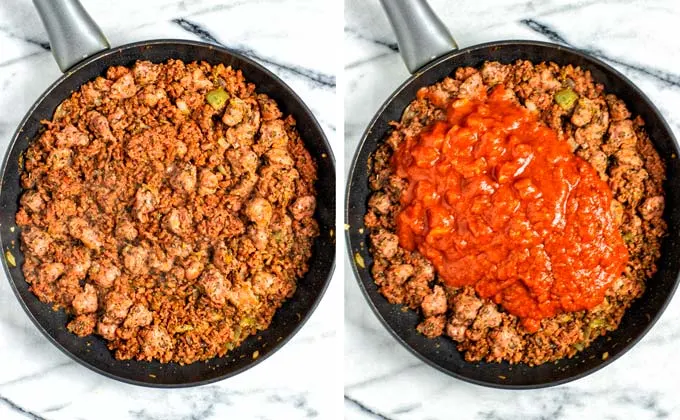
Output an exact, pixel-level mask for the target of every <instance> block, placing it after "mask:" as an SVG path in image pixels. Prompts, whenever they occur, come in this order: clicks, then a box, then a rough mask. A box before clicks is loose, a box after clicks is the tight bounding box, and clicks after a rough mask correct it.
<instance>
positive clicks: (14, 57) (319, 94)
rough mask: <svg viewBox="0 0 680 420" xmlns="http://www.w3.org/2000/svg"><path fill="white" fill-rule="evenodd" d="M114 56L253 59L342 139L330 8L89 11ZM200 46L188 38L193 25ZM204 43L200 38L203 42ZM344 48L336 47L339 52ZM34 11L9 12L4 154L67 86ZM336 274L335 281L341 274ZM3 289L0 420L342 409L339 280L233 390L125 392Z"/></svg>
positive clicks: (0, 77) (265, 3) (1, 26)
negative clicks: (31, 114)
mask: <svg viewBox="0 0 680 420" xmlns="http://www.w3.org/2000/svg"><path fill="white" fill-rule="evenodd" d="M82 3H83V4H84V6H85V7H86V8H87V9H88V10H89V11H90V12H91V14H92V16H93V17H94V19H95V20H96V21H97V22H98V23H99V24H100V26H101V27H102V29H103V30H104V32H105V33H106V34H107V36H108V38H109V40H110V42H111V44H112V45H114V46H115V45H121V44H124V43H128V42H133V41H141V40H145V39H152V38H186V39H199V38H201V37H204V38H206V37H213V38H214V39H216V40H217V41H219V42H220V43H222V44H224V45H227V46H229V47H232V48H236V49H239V50H242V51H246V52H247V54H249V55H251V56H253V57H255V58H256V59H257V60H259V61H260V62H262V63H263V64H265V65H266V66H267V67H268V68H270V69H271V70H273V71H274V72H275V73H277V74H278V75H279V76H280V77H281V78H283V79H284V80H285V81H286V82H287V83H288V84H289V85H290V86H291V87H292V88H293V89H294V90H296V91H297V92H298V93H299V94H300V95H301V96H302V98H303V100H304V101H305V102H306V103H307V104H308V105H309V106H310V108H311V109H312V110H313V112H314V113H315V115H316V116H317V118H318V119H319V121H320V122H321V124H322V125H323V127H324V129H325V131H326V133H327V134H328V137H329V139H330V140H331V142H332V143H333V145H334V147H335V148H336V150H337V152H336V155H338V154H340V148H339V147H341V146H340V145H341V144H342V143H341V142H340V141H339V139H337V138H336V133H335V126H336V116H337V112H336V111H337V110H336V108H337V106H336V99H335V69H336V68H338V67H339V66H340V63H339V62H338V60H339V58H337V55H336V54H335V52H334V51H333V50H331V49H329V45H330V44H331V43H332V40H331V38H333V37H335V39H337V40H338V42H339V40H340V33H341V29H340V28H341V26H340V23H339V21H338V22H337V24H336V23H335V22H336V20H334V17H333V16H332V15H331V14H329V13H328V12H329V9H335V10H337V13H336V15H338V14H339V13H340V10H341V6H339V5H338V6H337V7H335V6H334V5H333V4H334V2H333V1H332V0H327V1H319V0H258V1H241V0H222V1H219V2H217V1H209V0H182V1H180V0H137V1H135V0H117V1H111V2H109V1H99V0H83V1H82ZM190 24H194V25H196V26H195V27H196V28H199V29H202V30H203V31H204V32H199V33H198V35H197V34H195V33H192V32H189V31H187V28H189V27H190V26H191V25H190ZM195 32H196V31H195ZM338 42H336V43H338ZM46 46H47V37H46V34H45V33H44V31H43V29H42V25H41V24H40V21H39V19H38V16H37V15H36V13H35V12H34V10H33V7H32V4H31V1H30V0H2V1H0V151H1V152H2V154H4V151H5V149H6V147H7V144H8V142H9V140H10V138H11V136H12V134H13V132H14V129H15V127H16V125H17V124H18V123H19V121H20V119H21V118H22V116H23V114H24V113H25V112H26V111H27V110H28V108H29V106H30V105H31V104H32V103H33V101H34V100H35V99H36V98H37V97H38V96H39V95H40V94H41V93H42V91H43V90H44V89H45V88H46V87H47V86H48V85H50V84H51V83H52V82H53V81H54V80H56V78H57V77H58V76H59V75H60V73H59V70H58V68H57V66H56V64H55V62H54V60H53V59H52V56H51V54H50V53H49V51H47V49H46ZM336 274H337V273H336ZM1 276H2V277H3V278H2V279H0V419H3V420H8V419H54V420H57V419H64V420H71V419H140V420H155V419H158V420H170V419H201V420H202V419H225V418H227V417H229V418H234V419H283V418H290V419H303V418H321V419H326V418H334V417H337V415H336V413H338V412H339V411H340V409H341V402H340V401H341V400H340V398H339V395H341V384H340V383H339V382H335V383H334V382H332V381H329V380H328V378H329V376H331V377H332V376H334V375H339V374H340V369H341V365H340V364H339V363H334V364H331V366H330V367H329V366H328V357H335V358H336V360H340V358H341V357H342V356H341V354H340V352H341V346H340V344H339V336H338V327H337V326H338V325H339V323H340V318H339V314H340V313H341V311H342V306H341V301H342V286H341V281H342V278H341V277H339V276H336V277H338V278H336V281H334V282H332V283H331V286H330V288H329V289H328V291H327V293H326V295H325V297H324V299H323V301H322V302H321V305H320V306H319V308H318V309H317V311H316V312H315V313H314V314H313V316H312V317H311V319H310V320H309V322H308V323H307V324H306V325H305V326H304V327H303V328H302V330H301V331H300V332H299V333H298V334H297V336H295V337H294V338H293V339H292V340H291V341H290V342H289V343H288V344H287V345H286V346H285V347H284V348H283V349H281V350H280V351H279V352H278V353H276V354H274V355H273V356H272V357H270V358H269V359H268V360H265V361H264V362H263V363H261V364H259V365H258V366H256V367H255V368H253V369H251V370H249V371H247V372H245V373H243V374H241V375H238V376H236V377H234V378H231V379H228V380H225V381H222V382H219V383H216V384H213V385H208V386H203V387H198V388H190V389H181V390H157V389H148V388H141V387H135V386H131V385H126V384H122V383H119V382H116V381H113V380H110V379H108V378H105V377H103V376H100V375H98V374H96V373H93V372H91V371H89V370H88V369H86V368H84V367H81V366H80V365H78V364H76V363H75V362H72V361H71V360H70V359H69V358H67V357H66V356H65V355H63V354H62V353H61V352H60V351H59V350H57V349H56V348H55V347H54V346H52V345H51V344H50V343H49V342H48V341H47V340H46V339H45V338H43V337H42V335H41V334H40V333H39V332H38V330H37V329H36V328H35V327H34V326H33V324H31V322H30V321H29V319H28V317H27V316H26V315H25V314H24V312H23V310H22V309H21V308H20V306H19V304H18V302H17V300H16V299H15V297H14V295H13V293H12V291H11V289H10V287H9V284H8V282H7V281H6V279H4V274H2V275H1Z"/></svg>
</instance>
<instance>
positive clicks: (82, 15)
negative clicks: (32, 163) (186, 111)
mask: <svg viewBox="0 0 680 420" xmlns="http://www.w3.org/2000/svg"><path fill="white" fill-rule="evenodd" d="M34 3H35V5H36V7H37V9H38V12H39V14H40V16H41V19H42V20H43V23H44V24H45V27H46V29H47V32H48V35H49V38H50V44H51V46H52V51H53V53H54V55H55V58H56V60H57V63H58V64H59V67H60V68H61V69H62V71H63V72H64V73H65V74H64V75H63V76H62V77H61V78H60V79H59V80H57V81H56V82H55V83H54V84H53V85H52V86H50V87H49V88H48V89H47V91H45V93H43V94H42V96H41V97H40V98H38V100H37V101H36V102H35V104H34V105H33V106H32V107H31V109H30V110H29V111H28V113H27V114H26V116H25V117H24V119H23V120H22V121H21V123H20V124H19V127H18V128H17V131H16V133H15V134H14V137H13V138H12V140H11V142H10V144H9V149H8V150H7V152H6V154H5V158H4V161H3V165H2V170H1V174H2V187H1V189H0V209H1V211H0V243H1V244H2V250H3V252H5V251H7V250H11V252H12V253H13V254H14V255H15V258H16V267H9V266H8V265H7V263H6V261H5V258H2V261H3V267H4V269H5V273H6V274H7V277H8V279H9V282H10V284H11V286H12V288H13V289H14V292H15V294H16V296H17V298H18V299H19V301H20V302H21V305H22V306H23V308H24V310H25V311H26V313H27V314H28V316H29V317H30V318H31V320H32V321H33V323H35V325H36V326H37V327H38V329H39V330H40V331H41V332H42V333H43V334H44V335H45V336H46V337H47V338H48V339H49V340H50V341H51V342H52V343H53V344H54V345H55V346H57V347H58V348H59V349H60V350H62V351H63V352H64V353H66V354H67V355H68V356H70V357H71V358H73V359H74V360H75V361H77V362H79V363H81V364H82V365H84V366H86V367H88V368H90V369H92V370H94V371H96V372H98V373H101V374H103V375H106V376H109V377H111V378H114V379H118V380H121V381H124V382H129V383H133V384H137V385H146V386H154V387H183V386H193V385H200V384H206V383H210V382H214V381H217V380H220V379H223V378H226V377H229V376H232V375H235V374H237V373H240V372H243V371H244V370H246V369H248V368H250V367H252V366H254V365H256V364H257V363H259V362H261V361H262V360H264V359H266V358H267V357H268V356H270V355H271V354H272V353H274V352H275V351H276V350H278V349H279V348H281V346H283V345H284V344H285V343H286V341H288V340H289V339H290V338H291V337H292V336H293V335H294V334H295V333H296V332H297V331H298V330H299V329H300V327H301V326H302V325H303V324H304V323H305V321H306V320H307V319H308V318H309V316H310V315H311V313H312V311H313V310H314V309H315V308H316V306H317V304H318V303H319V300H320V299H321V297H322V296H323V294H324V292H325V290H326V287H327V285H328V283H329V281H330V278H331V275H332V272H333V269H334V263H335V239H334V236H333V234H332V231H333V228H334V226H335V199H334V197H335V162H334V159H333V153H332V150H331V148H330V146H329V144H328V141H327V139H326V137H325V135H324V133H323V131H322V129H321V127H320V126H319V124H318V122H317V121H316V119H315V118H314V116H313V115H312V112H311V111H310V110H309V108H307V106H306V105H305V104H304V103H303V102H302V100H301V99H300V98H299V97H298V96H297V95H296V94H295V92H293V91H292V90H291V89H290V88H289V87H288V86H287V85H286V84H285V83H283V82H282V81H281V80H280V79H279V78H278V77H276V76H275V75H274V74H273V73H271V72H270V71H268V70H267V69H265V68H264V67H262V66H261V65H259V64H257V63H255V62H254V61H252V60H250V59H248V58H246V57H243V56H241V55H239V54H236V53H234V52H232V51H229V50H228V49H226V48H222V47H219V46H216V45H211V44H206V43H202V42H193V41H183V40H153V41H145V42H137V43H133V44H128V45H123V46H121V47H117V48H109V45H108V42H107V41H106V38H105V37H104V35H103V34H102V33H101V31H100V30H99V28H98V27H97V25H96V24H95V23H94V22H93V21H92V19H91V18H90V17H89V16H88V15H87V13H86V12H85V10H84V9H83V8H82V6H81V5H80V4H79V3H78V1H77V0H34ZM170 58H175V59H181V60H184V61H185V62H191V61H200V60H205V61H207V62H209V63H211V64H218V63H224V65H228V66H232V67H234V68H237V69H241V70H242V71H243V74H244V76H245V77H246V79H247V80H248V81H250V82H253V83H255V84H256V86H257V91H258V92H260V93H266V94H267V95H269V96H270V97H271V98H273V99H274V100H276V102H277V103H278V104H279V107H280V109H281V111H282V112H283V113H284V114H291V115H293V116H294V117H295V119H296V121H297V129H298V130H299V133H300V136H301V137H302V139H303V140H304V142H305V145H306V147H307V149H308V150H309V151H310V153H311V154H312V156H313V157H314V158H315V159H316V161H317V164H318V175H319V179H318V181H317V183H316V188H317V192H318V196H319V197H324V200H319V201H318V202H317V210H316V214H315V217H316V219H317V220H318V222H319V227H320V231H321V234H320V236H319V237H318V238H317V239H316V241H315V242H314V246H313V255H312V257H311V260H310V261H309V267H310V268H309V272H308V273H307V275H305V277H304V278H303V279H301V280H300V281H299V283H298V288H297V291H296V293H295V295H294V296H293V297H292V298H291V299H289V300H288V301H286V302H285V303H284V304H283V306H282V307H281V308H280V309H279V310H278V311H277V312H276V315H275V316H274V319H273V321H272V323H271V325H270V327H269V328H268V329H267V330H265V331H261V332H259V333H258V334H257V335H256V336H251V337H249V338H248V339H247V340H246V341H244V342H243V344H242V345H241V346H239V347H238V348H236V349H234V350H233V351H231V352H229V353H228V354H227V355H226V356H225V357H221V358H215V359H211V360H209V361H207V362H205V363H193V364H189V365H184V366H181V365H179V364H176V363H169V364H161V363H158V362H140V361H120V360H116V359H115V358H114V357H113V355H112V353H111V352H110V351H109V350H108V349H107V348H106V344H105V341H104V340H103V339H101V338H100V337H95V336H90V337H86V338H78V337H76V336H75V335H73V334H71V333H70V332H68V331H67V330H66V323H67V322H68V318H67V315H66V314H65V313H64V312H63V311H53V310H52V308H51V307H50V306H49V305H46V304H43V303H41V302H40V301H39V300H38V299H37V298H36V297H35V296H34V295H33V294H32V293H31V292H30V291H29V290H28V284H27V283H26V280H25V278H24V275H23V273H22V272H21V266H22V263H23V257H22V254H21V252H20V251H19V243H20V242H19V233H20V232H19V231H20V229H17V228H15V220H14V216H15V214H16V211H17V207H18V202H19V197H20V195H21V192H22V189H21V186H20V176H19V175H20V173H19V166H18V162H19V157H20V155H21V154H22V153H23V152H24V150H26V148H27V147H28V145H29V143H30V142H31V141H32V140H33V139H35V138H36V137H37V135H38V133H39V130H40V128H41V124H40V120H43V119H46V120H51V118H52V114H53V113H54V110H55V108H56V107H57V105H59V104H60V103H61V102H62V101H63V100H64V99H66V98H67V97H68V96H69V95H70V94H71V93H72V92H73V91H75V90H78V89H79V88H80V86H81V85H82V84H84V83H86V82H88V81H90V80H92V79H94V78H95V77H97V76H101V75H103V74H104V73H105V71H106V69H107V68H108V67H110V66H115V65H122V66H129V65H132V64H133V63H134V62H135V61H136V60H150V61H152V62H155V63H159V62H164V61H166V60H168V59H170ZM256 351H257V352H259V357H255V358H254V357H253V353H254V352H256ZM29 357H30V356H29Z"/></svg>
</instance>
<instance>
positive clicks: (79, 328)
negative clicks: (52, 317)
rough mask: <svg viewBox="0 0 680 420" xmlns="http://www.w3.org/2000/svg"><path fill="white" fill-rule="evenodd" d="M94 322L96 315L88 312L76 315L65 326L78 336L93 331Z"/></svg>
mask: <svg viewBox="0 0 680 420" xmlns="http://www.w3.org/2000/svg"><path fill="white" fill-rule="evenodd" d="M96 324H97V315H96V314H93V313H90V314H83V315H78V316H76V317H75V318H73V319H72V320H71V322H69V323H68V325H66V328H68V330H69V331H71V332H72V333H73V334H75V335H77V336H78V337H85V336H88V335H90V334H92V333H93V332H94V327H95V325H96Z"/></svg>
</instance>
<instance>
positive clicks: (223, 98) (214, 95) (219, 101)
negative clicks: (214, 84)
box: [205, 88, 229, 111]
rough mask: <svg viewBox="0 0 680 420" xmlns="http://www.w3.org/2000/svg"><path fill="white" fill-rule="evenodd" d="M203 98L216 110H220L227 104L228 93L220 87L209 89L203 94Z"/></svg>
mask: <svg viewBox="0 0 680 420" xmlns="http://www.w3.org/2000/svg"><path fill="white" fill-rule="evenodd" d="M205 99H206V101H208V103H209V104H210V106H211V107H213V108H214V109H215V110H216V111H219V110H221V109H222V108H224V106H225V105H226V104H227V99H229V94H228V93H227V92H226V91H225V90H224V89H222V88H217V89H215V90H211V91H210V92H208V93H206V94H205Z"/></svg>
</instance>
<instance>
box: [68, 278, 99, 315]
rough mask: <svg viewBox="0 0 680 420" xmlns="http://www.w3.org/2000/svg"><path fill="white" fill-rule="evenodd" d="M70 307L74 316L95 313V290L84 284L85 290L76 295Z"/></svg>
mask: <svg viewBox="0 0 680 420" xmlns="http://www.w3.org/2000/svg"><path fill="white" fill-rule="evenodd" d="M71 305H72V306H73V312H74V313H76V314H87V313H92V312H95V311H96V310H97V289H95V288H94V286H92V285H91V284H86V285H85V290H84V291H82V292H81V293H79V294H77V295H76V297H75V298H74V299H73V302H71Z"/></svg>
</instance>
